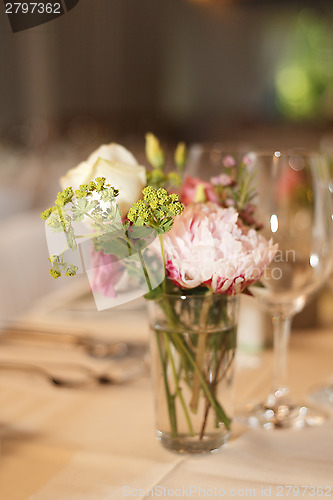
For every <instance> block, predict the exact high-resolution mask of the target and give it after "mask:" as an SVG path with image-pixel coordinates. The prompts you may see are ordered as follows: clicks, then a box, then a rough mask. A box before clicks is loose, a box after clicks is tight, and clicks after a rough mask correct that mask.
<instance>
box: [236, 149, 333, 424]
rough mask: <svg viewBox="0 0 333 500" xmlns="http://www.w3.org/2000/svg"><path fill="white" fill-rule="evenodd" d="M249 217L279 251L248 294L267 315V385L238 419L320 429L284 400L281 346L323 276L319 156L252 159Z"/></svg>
mask: <svg viewBox="0 0 333 500" xmlns="http://www.w3.org/2000/svg"><path fill="white" fill-rule="evenodd" d="M252 168H253V169H255V173H256V177H257V182H258V183H257V196H256V198H255V200H254V203H255V204H256V205H257V211H256V218H257V221H258V222H259V223H261V224H262V225H263V228H262V234H263V235H264V236H265V237H266V238H267V239H272V240H273V243H277V244H278V251H277V253H276V255H275V257H274V259H273V261H272V262H271V264H270V265H269V267H268V268H267V269H266V270H265V272H264V274H263V276H262V278H261V280H260V282H259V284H257V285H253V286H251V287H250V292H251V293H252V294H253V295H254V297H256V298H257V299H258V300H259V301H260V303H261V304H262V305H263V306H264V307H265V308H266V310H268V312H269V313H270V314H271V316H272V321H273V334H274V380H273V386H272V390H271V392H270V394H269V395H268V396H267V398H266V400H265V401H263V402H261V403H258V404H254V405H247V406H246V407H245V408H244V409H243V410H242V411H241V412H240V413H239V415H238V416H239V417H240V419H241V420H243V421H244V419H245V421H246V422H247V424H248V425H250V426H251V427H257V428H264V429H274V428H295V427H302V426H306V425H310V426H312V425H320V424H321V423H322V422H323V421H324V419H325V414H324V413H321V412H320V411H317V410H316V409H314V408H310V407H309V406H306V405H304V404H299V403H297V402H294V401H292V400H291V399H290V397H289V388H288V381H287V352H288V340H289V335H290V329H291V321H292V318H293V316H294V315H295V314H296V313H298V312H300V311H301V310H302V309H303V307H304V305H305V303H306V301H307V299H308V298H309V297H310V296H312V295H313V294H314V293H315V292H316V291H317V290H318V289H319V288H320V287H321V285H322V284H323V283H324V282H325V280H326V279H327V278H328V276H329V274H330V269H331V261H332V251H331V226H332V219H331V214H332V211H331V209H330V202H331V200H330V192H329V189H328V186H329V180H328V171H327V167H326V165H325V162H324V160H323V157H322V156H321V155H320V154H316V153H313V154H310V153H305V152H303V151H302V150H294V151H291V152H288V153H281V152H279V151H276V152H274V153H272V154H254V155H253V165H252Z"/></svg>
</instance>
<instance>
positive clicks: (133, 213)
mask: <svg viewBox="0 0 333 500" xmlns="http://www.w3.org/2000/svg"><path fill="white" fill-rule="evenodd" d="M127 218H128V220H130V221H131V222H135V221H136V220H137V218H138V211H137V209H136V208H135V207H131V208H130V209H129V211H128V212H127Z"/></svg>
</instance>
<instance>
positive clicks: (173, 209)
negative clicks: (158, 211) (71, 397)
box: [168, 201, 185, 215]
mask: <svg viewBox="0 0 333 500" xmlns="http://www.w3.org/2000/svg"><path fill="white" fill-rule="evenodd" d="M184 208H185V207H184V205H183V204H182V203H180V201H175V202H173V203H170V205H169V206H168V209H169V211H170V213H171V214H172V215H180V214H181V213H182V211H183V210H184Z"/></svg>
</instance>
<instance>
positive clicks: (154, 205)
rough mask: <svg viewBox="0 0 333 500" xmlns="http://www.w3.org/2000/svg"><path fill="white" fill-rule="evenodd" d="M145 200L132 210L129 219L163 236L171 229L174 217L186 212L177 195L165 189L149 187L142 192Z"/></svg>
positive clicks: (134, 205) (133, 206) (140, 201)
mask: <svg viewBox="0 0 333 500" xmlns="http://www.w3.org/2000/svg"><path fill="white" fill-rule="evenodd" d="M142 194H143V200H139V201H137V202H136V203H134V204H133V205H132V207H131V208H130V210H129V212H128V214H127V218H128V220H129V221H130V222H132V223H133V224H134V225H138V226H143V225H145V226H148V227H151V228H152V229H155V230H156V231H157V233H159V234H163V233H165V232H167V231H169V229H171V227H172V224H173V217H175V216H176V215H179V214H181V213H182V211H183V210H184V205H183V204H182V203H180V202H179V201H178V200H179V198H178V195H177V194H170V195H169V194H168V193H167V191H166V190H165V189H164V188H159V189H155V188H154V187H152V186H147V187H145V188H144V189H143V191H142Z"/></svg>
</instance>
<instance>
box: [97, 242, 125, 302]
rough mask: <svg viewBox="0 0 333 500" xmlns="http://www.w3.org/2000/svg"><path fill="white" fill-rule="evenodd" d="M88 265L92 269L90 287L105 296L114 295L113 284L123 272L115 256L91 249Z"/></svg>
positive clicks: (115, 294)
mask: <svg viewBox="0 0 333 500" xmlns="http://www.w3.org/2000/svg"><path fill="white" fill-rule="evenodd" d="M90 267H91V268H92V269H94V273H93V281H92V283H91V289H92V290H94V291H96V292H100V293H101V294H103V295H105V296H106V297H116V296H117V293H116V291H115V289H114V285H116V283H117V282H118V281H119V279H120V277H121V275H122V274H123V268H122V266H121V264H120V263H119V261H118V260H117V259H116V257H115V256H114V255H111V254H108V253H104V252H103V251H100V252H95V251H94V250H93V251H92V252H91V264H90Z"/></svg>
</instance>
